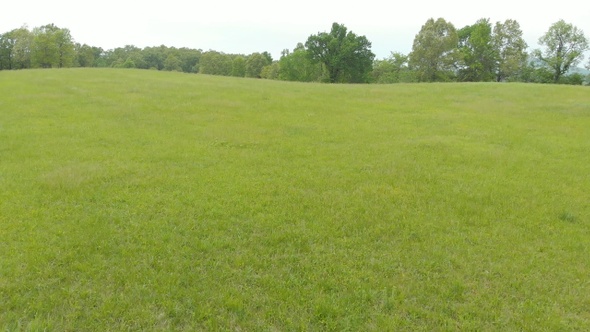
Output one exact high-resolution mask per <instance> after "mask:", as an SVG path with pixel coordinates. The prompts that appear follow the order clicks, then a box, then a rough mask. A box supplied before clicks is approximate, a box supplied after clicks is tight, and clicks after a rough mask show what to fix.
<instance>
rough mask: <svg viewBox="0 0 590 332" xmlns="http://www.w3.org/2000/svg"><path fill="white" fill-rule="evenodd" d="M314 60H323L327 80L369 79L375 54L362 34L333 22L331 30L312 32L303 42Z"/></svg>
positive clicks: (349, 81) (360, 80) (361, 81)
mask: <svg viewBox="0 0 590 332" xmlns="http://www.w3.org/2000/svg"><path fill="white" fill-rule="evenodd" d="M305 47H306V48H307V52H308V54H309V57H310V58H311V59H312V61H313V62H319V63H322V64H323V65H324V66H325V68H326V71H327V73H328V81H329V82H330V83H364V82H367V81H368V78H369V73H370V71H371V69H372V65H373V59H374V58H375V54H373V52H371V42H369V40H368V39H367V37H365V36H357V35H356V34H355V33H353V32H352V31H348V30H347V28H346V27H345V26H344V25H343V24H338V23H333V24H332V29H331V30H330V32H329V33H328V32H320V33H318V34H316V35H311V36H309V38H308V39H307V42H305Z"/></svg>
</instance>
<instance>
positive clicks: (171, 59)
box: [164, 52, 182, 71]
mask: <svg viewBox="0 0 590 332" xmlns="http://www.w3.org/2000/svg"><path fill="white" fill-rule="evenodd" d="M181 66H182V61H180V59H179V58H178V56H177V55H176V54H175V52H169V53H168V56H167V57H166V60H164V70H168V71H182V67H181Z"/></svg>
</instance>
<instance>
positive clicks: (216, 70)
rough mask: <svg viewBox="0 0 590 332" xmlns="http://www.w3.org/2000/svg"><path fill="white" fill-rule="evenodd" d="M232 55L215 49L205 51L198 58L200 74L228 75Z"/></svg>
mask: <svg viewBox="0 0 590 332" xmlns="http://www.w3.org/2000/svg"><path fill="white" fill-rule="evenodd" d="M233 57H234V56H232V55H229V54H225V53H221V52H217V51H208V52H205V53H203V55H202V56H201V59H200V64H199V66H200V67H199V72H200V73H201V74H209V75H222V76H230V75H231V71H232V63H233Z"/></svg>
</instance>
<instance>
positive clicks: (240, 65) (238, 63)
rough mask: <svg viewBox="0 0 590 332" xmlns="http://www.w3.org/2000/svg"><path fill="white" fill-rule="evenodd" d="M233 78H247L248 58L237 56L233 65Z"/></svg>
mask: <svg viewBox="0 0 590 332" xmlns="http://www.w3.org/2000/svg"><path fill="white" fill-rule="evenodd" d="M231 76H235V77H244V76H246V58H244V57H243V56H241V55H239V56H236V57H235V58H234V59H233V61H232V64H231Z"/></svg>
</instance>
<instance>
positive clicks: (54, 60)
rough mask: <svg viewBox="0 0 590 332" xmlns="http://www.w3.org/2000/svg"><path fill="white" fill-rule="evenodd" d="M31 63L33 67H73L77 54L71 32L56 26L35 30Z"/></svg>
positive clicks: (51, 25) (50, 25)
mask: <svg viewBox="0 0 590 332" xmlns="http://www.w3.org/2000/svg"><path fill="white" fill-rule="evenodd" d="M33 36H34V37H33V41H32V47H31V49H32V52H31V61H32V66H33V67H41V68H51V67H58V68H61V67H71V66H73V64H74V60H75V56H76V52H75V45H74V41H73V39H72V36H71V34H70V30H68V29H61V28H58V27H57V26H55V25H54V24H48V25H44V26H41V27H38V28H35V29H33Z"/></svg>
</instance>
